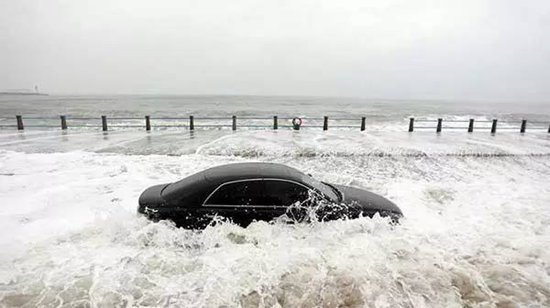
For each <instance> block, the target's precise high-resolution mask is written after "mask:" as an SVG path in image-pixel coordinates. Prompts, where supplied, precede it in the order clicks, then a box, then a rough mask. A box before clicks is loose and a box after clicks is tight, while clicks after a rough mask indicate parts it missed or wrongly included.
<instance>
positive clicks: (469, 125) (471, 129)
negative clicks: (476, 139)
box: [468, 119, 474, 133]
mask: <svg viewBox="0 0 550 308" xmlns="http://www.w3.org/2000/svg"><path fill="white" fill-rule="evenodd" d="M468 132H469V133H473V132H474V119H470V123H469V124H468Z"/></svg>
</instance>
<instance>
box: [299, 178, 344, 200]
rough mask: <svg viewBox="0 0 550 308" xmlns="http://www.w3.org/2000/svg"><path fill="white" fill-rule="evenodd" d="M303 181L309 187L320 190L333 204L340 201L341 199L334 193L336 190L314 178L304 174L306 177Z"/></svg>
mask: <svg viewBox="0 0 550 308" xmlns="http://www.w3.org/2000/svg"><path fill="white" fill-rule="evenodd" d="M302 181H303V182H304V184H307V185H308V186H310V187H313V188H315V189H317V190H319V191H320V192H321V193H322V194H323V195H325V196H326V197H327V198H329V199H330V201H332V202H338V201H340V197H339V196H338V194H337V193H336V192H335V191H334V190H335V189H336V188H334V187H332V186H329V185H327V184H325V183H323V182H321V181H318V180H316V179H314V178H313V177H312V176H309V175H305V174H304V177H303V178H302Z"/></svg>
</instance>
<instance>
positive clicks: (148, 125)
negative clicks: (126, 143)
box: [145, 115, 151, 131]
mask: <svg viewBox="0 0 550 308" xmlns="http://www.w3.org/2000/svg"><path fill="white" fill-rule="evenodd" d="M145 130H146V131H150V130H151V117H149V116H148V115H146V116H145Z"/></svg>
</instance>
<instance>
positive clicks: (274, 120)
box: [273, 116, 279, 129]
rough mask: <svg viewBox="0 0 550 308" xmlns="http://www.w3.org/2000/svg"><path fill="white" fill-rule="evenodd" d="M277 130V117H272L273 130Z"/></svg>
mask: <svg viewBox="0 0 550 308" xmlns="http://www.w3.org/2000/svg"><path fill="white" fill-rule="evenodd" d="M277 128H279V123H278V122H277V116H273V129H277Z"/></svg>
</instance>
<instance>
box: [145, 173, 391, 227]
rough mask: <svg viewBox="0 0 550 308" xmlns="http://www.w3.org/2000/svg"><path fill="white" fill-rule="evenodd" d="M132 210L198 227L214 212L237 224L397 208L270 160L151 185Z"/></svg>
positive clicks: (385, 213) (385, 212)
mask: <svg viewBox="0 0 550 308" xmlns="http://www.w3.org/2000/svg"><path fill="white" fill-rule="evenodd" d="M312 211H313V215H312ZM138 212H139V213H141V214H144V215H146V216H147V217H148V218H149V219H152V220H162V219H170V220H172V221H174V222H175V223H176V225H177V226H181V227H186V228H203V227H205V226H206V225H208V224H209V223H210V222H211V221H212V219H213V218H214V217H216V216H218V217H224V218H225V219H229V220H231V221H233V222H234V223H236V224H239V225H241V226H247V225H248V224H250V223H251V222H252V221H254V220H265V221H271V220H273V219H275V218H277V217H279V216H282V215H284V214H286V215H287V216H288V217H291V218H292V219H293V220H298V221H300V220H304V219H310V218H311V217H312V216H313V217H315V218H316V219H318V220H334V219H340V218H345V217H346V218H357V217H359V216H361V215H364V216H371V217H372V216H373V215H375V214H376V213H379V214H380V215H381V216H390V217H391V219H392V221H394V222H396V221H397V220H398V219H399V218H400V217H401V216H402V213H401V210H400V209H399V208H398V207H397V206H396V205H395V204H394V203H392V202H391V201H389V200H387V199H385V198H384V197H382V196H379V195H376V194H374V193H371V192H368V191H366V190H362V189H357V188H352V187H348V186H342V185H333V184H329V183H324V182H320V181H318V180H315V179H314V178H312V177H311V176H309V175H307V174H304V173H302V172H300V171H298V170H296V169H294V168H291V167H288V166H285V165H281V164H273V163H237V164H229V165H223V166H218V167H214V168H210V169H207V170H204V171H201V172H199V173H196V174H194V175H191V176H189V177H187V178H185V179H183V180H181V181H178V182H175V183H170V184H162V185H155V186H152V187H150V188H147V189H146V190H145V191H144V192H143V193H142V194H141V196H140V197H139V207H138Z"/></svg>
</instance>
